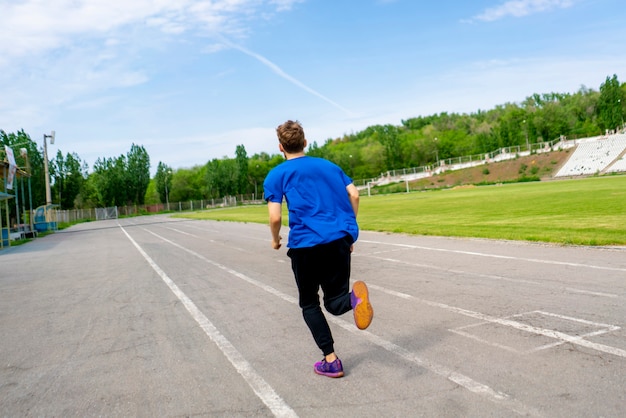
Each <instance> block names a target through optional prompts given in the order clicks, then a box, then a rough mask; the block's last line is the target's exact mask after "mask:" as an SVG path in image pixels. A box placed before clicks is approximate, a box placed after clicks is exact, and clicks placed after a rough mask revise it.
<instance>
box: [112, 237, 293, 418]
mask: <svg viewBox="0 0 626 418" xmlns="http://www.w3.org/2000/svg"><path fill="white" fill-rule="evenodd" d="M120 228H121V229H122V231H123V232H124V234H126V236H127V237H128V239H129V240H130V242H132V243H133V245H134V246H135V248H137V250H138V251H139V253H141V255H142V256H143V257H144V258H145V259H146V261H147V262H148V264H150V266H151V267H152V268H153V269H154V271H156V272H157V274H158V275H159V276H160V277H161V279H163V281H164V282H165V284H166V285H167V286H168V287H169V288H170V290H171V291H172V293H174V295H176V297H178V299H179V300H180V301H181V302H182V304H183V306H185V308H186V309H187V311H188V312H189V313H190V314H191V316H192V318H193V319H195V321H196V322H197V323H198V325H200V328H202V330H203V331H204V332H205V334H206V335H207V336H208V337H209V338H210V339H211V341H213V342H214V343H215V345H217V347H218V348H219V349H220V350H221V351H222V353H224V356H226V358H227V359H228V361H230V363H231V364H232V365H233V367H234V368H235V370H237V372H238V373H239V374H240V375H241V376H242V377H243V378H244V380H245V381H246V382H247V383H248V385H249V386H250V387H251V388H252V390H253V391H254V393H255V394H256V395H257V396H258V397H259V399H261V401H263V403H264V404H265V405H267V407H268V408H269V409H270V410H271V411H272V412H273V413H274V415H275V416H277V417H297V416H298V415H297V414H296V413H295V411H294V410H293V409H291V407H290V406H289V405H287V403H286V402H285V401H284V400H283V399H282V398H281V397H280V396H278V394H277V393H276V392H275V391H274V389H272V387H271V386H270V385H269V384H268V383H267V382H266V381H265V380H263V378H262V377H261V376H260V375H259V374H258V373H257V372H256V371H255V370H254V368H253V367H252V365H251V364H250V363H248V361H246V359H245V358H244V357H243V356H242V355H241V353H239V351H237V349H236V348H235V346H233V345H232V344H231V342H230V341H228V340H227V339H226V337H224V336H223V335H222V334H221V333H220V332H219V331H218V330H217V328H215V326H214V325H213V323H211V321H209V319H208V318H207V317H206V316H205V315H204V314H203V313H202V312H201V311H200V309H198V307H197V306H196V305H195V304H194V303H193V302H192V301H191V299H189V298H188V297H187V295H186V294H185V293H184V292H183V291H182V290H180V288H179V287H178V286H176V284H175V283H174V282H173V281H172V280H171V279H170V278H169V277H168V275H167V274H166V273H165V272H164V271H163V270H161V268H160V267H159V266H158V265H157V264H156V263H155V262H154V261H153V260H152V258H150V256H149V255H148V254H147V253H146V252H145V251H144V250H143V249H142V248H141V247H140V246H139V244H137V242H135V240H134V239H133V238H132V237H131V236H130V235H129V234H128V232H126V230H125V229H124V228H123V227H122V226H121V225H120Z"/></svg>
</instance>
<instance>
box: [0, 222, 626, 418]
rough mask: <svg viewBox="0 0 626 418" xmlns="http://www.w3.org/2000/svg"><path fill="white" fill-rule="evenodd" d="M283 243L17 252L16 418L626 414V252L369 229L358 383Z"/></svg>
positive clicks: (4, 314)
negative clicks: (368, 321)
mask: <svg viewBox="0 0 626 418" xmlns="http://www.w3.org/2000/svg"><path fill="white" fill-rule="evenodd" d="M286 235H287V231H286V230H284V231H283V237H285V239H284V241H285V242H286ZM269 238H270V234H269V229H268V227H267V226H265V225H257V224H240V223H228V222H211V221H190V220H184V219H174V218H168V217H165V216H152V217H141V218H133V219H121V220H110V221H99V222H92V223H86V224H81V225H76V226H74V227H72V228H70V229H68V230H64V231H60V232H57V233H55V234H53V235H50V236H47V237H43V238H40V239H37V240H36V241H34V242H32V243H29V244H27V245H23V246H19V247H13V248H10V249H7V250H4V251H2V252H0V353H1V356H0V359H1V363H0V400H1V401H0V416H145V417H154V416H211V417H214V416H224V417H232V416H244V417H257V416H301V417H327V416H360V417H380V416H386V417H391V416H394V417H406V416H429V417H459V416H463V417H486V416H497V417H504V416H506V417H509V416H545V417H572V416H603V417H621V416H623V414H624V410H626V332H625V331H624V328H625V327H626V303H625V302H626V248H623V247H620V248H589V247H560V246H553V245H543V244H527V243H517V242H505V241H490V240H472V239H448V238H439V237H411V236H404V235H391V234H381V233H371V232H362V234H361V237H360V239H359V241H358V243H357V244H356V245H355V252H354V254H353V278H354V279H362V280H365V281H366V282H367V283H368V285H369V287H370V293H371V297H372V303H373V306H374V310H375V317H374V322H373V323H372V325H371V327H370V328H368V329H367V330H366V331H359V330H358V329H356V327H355V326H354V325H353V323H352V321H351V316H350V314H346V315H344V316H342V317H332V318H331V328H332V329H333V333H334V336H335V341H336V350H337V353H338V355H339V356H340V357H341V358H342V361H343V363H344V367H345V369H346V376H345V377H344V378H342V379H329V378H325V377H322V376H317V375H315V374H314V373H313V371H312V366H313V363H314V362H315V361H317V360H319V359H320V358H321V354H320V353H319V352H318V350H317V348H316V347H315V345H314V343H313V340H312V338H311V336H310V334H309V332H308V329H307V328H306V326H305V324H304V321H303V320H302V317H301V314H300V311H299V308H298V306H297V294H296V290H295V285H294V283H293V277H292V273H291V269H290V265H289V260H288V258H287V256H286V248H285V247H283V248H281V249H280V250H279V251H274V250H272V249H271V247H270V241H269Z"/></svg>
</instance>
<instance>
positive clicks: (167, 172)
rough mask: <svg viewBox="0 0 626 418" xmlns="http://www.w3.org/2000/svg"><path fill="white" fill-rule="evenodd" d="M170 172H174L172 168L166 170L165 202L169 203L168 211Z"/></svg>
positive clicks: (168, 208)
mask: <svg viewBox="0 0 626 418" xmlns="http://www.w3.org/2000/svg"><path fill="white" fill-rule="evenodd" d="M170 174H172V170H167V171H166V172H165V204H166V205H167V211H168V212H169V210H170V197H169V196H168V195H169V192H168V190H167V180H168V177H169V175H170Z"/></svg>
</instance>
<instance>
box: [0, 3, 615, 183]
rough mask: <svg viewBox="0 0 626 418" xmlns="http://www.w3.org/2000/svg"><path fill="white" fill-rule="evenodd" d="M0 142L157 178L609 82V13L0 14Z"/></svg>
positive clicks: (508, 6) (225, 10) (152, 6)
mask: <svg viewBox="0 0 626 418" xmlns="http://www.w3.org/2000/svg"><path fill="white" fill-rule="evenodd" d="M0 16H2V19H1V21H2V25H1V26H0V51H1V53H0V129H3V130H5V131H7V132H15V131H17V130H19V129H24V131H25V132H26V133H28V134H29V135H30V136H31V138H32V139H33V140H36V141H37V142H38V143H39V144H40V146H42V138H43V134H44V133H46V134H47V133H50V131H52V130H55V131H56V143H55V144H54V145H52V146H50V147H49V153H51V155H54V154H56V152H57V150H61V151H62V152H63V153H64V154H66V153H68V152H76V153H77V154H78V155H79V156H80V157H81V159H82V160H84V161H85V162H87V163H88V164H89V166H90V168H91V167H93V164H94V162H95V160H96V159H97V158H98V157H105V158H107V157H117V156H119V155H121V154H126V153H127V152H128V151H129V150H130V147H131V144H132V143H135V144H139V145H143V146H144V147H145V148H146V150H147V151H148V153H149V154H150V158H151V163H152V172H153V173H154V170H155V169H156V165H157V164H158V162H159V161H162V162H164V163H166V164H168V165H169V166H171V167H173V168H175V169H176V168H183V167H192V166H194V165H202V164H205V163H206V162H207V161H209V160H211V159H213V158H222V157H234V155H235V148H236V146H237V145H239V144H243V145H244V146H245V147H246V150H247V152H248V155H249V156H251V155H252V154H254V153H257V152H262V151H265V152H268V153H270V154H273V153H278V149H277V143H276V136H275V128H276V126H277V125H279V124H280V123H282V122H284V121H285V120H287V119H298V120H300V121H301V122H302V124H303V125H304V128H305V132H306V134H307V138H308V140H309V142H311V143H312V142H313V141H317V142H318V144H319V145H322V144H323V143H324V142H325V141H326V140H327V139H328V138H337V137H341V136H342V135H343V134H346V133H353V132H358V131H360V130H362V129H364V128H366V127H367V126H370V125H374V124H394V125H400V123H401V120H402V119H407V118H411V117H416V116H420V115H422V116H426V115H431V114H435V113H440V112H458V113H471V112H475V111H477V110H479V109H483V110H486V109H491V108H493V107H494V106H496V105H498V104H504V103H506V102H521V101H522V100H524V99H525V98H526V97H527V96H530V95H532V94H533V93H549V92H559V93H574V92H576V91H578V90H579V89H580V87H581V86H586V87H588V88H593V89H594V90H598V89H599V87H600V84H602V83H603V82H604V81H605V80H606V77H607V76H612V75H613V74H617V76H618V79H619V80H620V82H624V81H626V53H624V45H625V44H626V24H625V23H624V22H626V7H624V3H623V0H476V1H466V0H463V1H461V0H441V1H437V2H425V1H415V0H333V1H331V0H270V1H262V0H213V1H202V0H197V1H192V0H54V1H50V2H45V1H41V0H0Z"/></svg>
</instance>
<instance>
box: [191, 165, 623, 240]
mask: <svg viewBox="0 0 626 418" xmlns="http://www.w3.org/2000/svg"><path fill="white" fill-rule="evenodd" d="M285 206H286V205H283V211H284V219H285V223H286V220H287V211H286V207H285ZM180 216H183V217H187V218H194V219H214V220H225V221H237V222H258V223H267V220H268V215H267V209H266V207H265V206H264V205H261V206H246V207H237V208H232V209H216V210H209V211H203V212H196V213H192V214H185V215H180ZM358 221H359V225H360V227H361V229H363V230H371V231H384V232H394V233H406V234H419V235H439V236H455V237H479V238H493V239H509V240H523V241H541V242H553V243H561V244H575V245H596V246H598V245H626V176H623V175H622V176H604V177H591V178H584V179H576V180H560V181H547V182H533V183H516V184H506V185H502V186H483V187H465V188H457V189H448V190H440V191H427V192H413V193H408V194H406V193H403V194H393V195H377V196H372V197H368V196H367V195H365V196H361V204H360V209H359V216H358ZM268 233H269V232H268Z"/></svg>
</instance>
